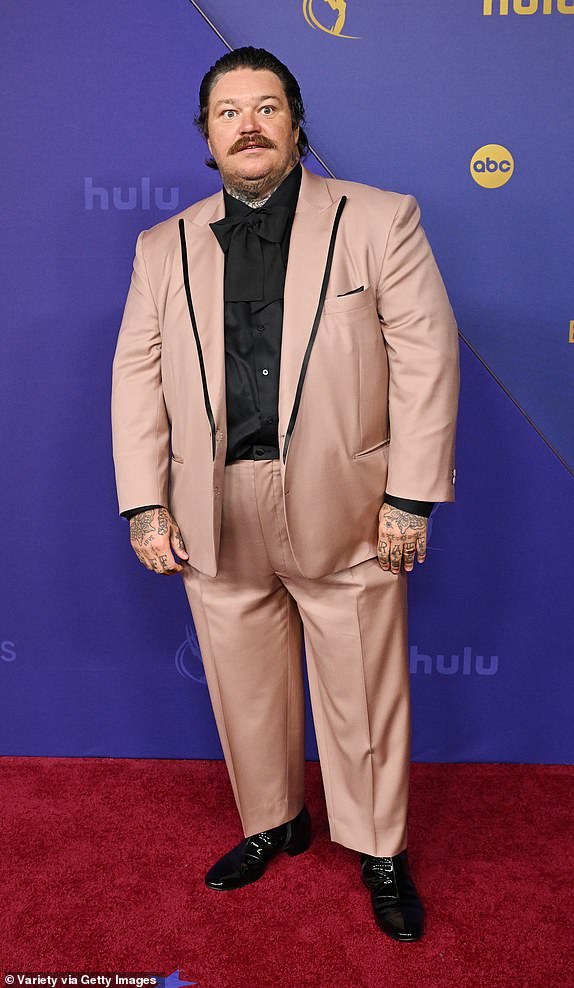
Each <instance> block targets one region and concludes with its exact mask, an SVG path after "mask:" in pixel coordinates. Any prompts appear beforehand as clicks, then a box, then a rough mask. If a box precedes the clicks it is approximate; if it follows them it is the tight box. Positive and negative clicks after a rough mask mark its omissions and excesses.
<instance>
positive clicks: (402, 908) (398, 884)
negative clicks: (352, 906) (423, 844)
mask: <svg viewBox="0 0 574 988" xmlns="http://www.w3.org/2000/svg"><path fill="white" fill-rule="evenodd" d="M361 876H362V879H363V882H364V884H365V885H366V886H367V888H368V889H370V891H371V901H372V904H373V912H374V914H375V919H376V921H377V923H378V925H379V926H380V928H381V929H382V930H383V931H384V932H385V933H387V934H388V935H389V936H390V937H392V938H393V940H404V941H409V940H419V939H420V938H421V937H422V935H423V920H424V909H423V905H422V902H421V900H420V899H419V895H418V892H417V890H416V887H415V883H414V882H413V880H412V877H411V874H410V871H409V859H408V853H407V849H406V848H405V849H404V850H403V851H401V852H400V854H395V855H394V857H392V858H376V857H374V856H373V855H371V854H361Z"/></svg>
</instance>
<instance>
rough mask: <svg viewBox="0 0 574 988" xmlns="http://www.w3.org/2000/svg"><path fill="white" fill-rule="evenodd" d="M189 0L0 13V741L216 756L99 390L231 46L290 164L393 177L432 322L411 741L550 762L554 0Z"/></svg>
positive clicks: (567, 755) (558, 618)
mask: <svg viewBox="0 0 574 988" xmlns="http://www.w3.org/2000/svg"><path fill="white" fill-rule="evenodd" d="M200 6H201V10H200V9H198V6H197V5H196V4H195V3H193V2H189V0H137V2H136V0H125V2H124V3H121V4H118V3H116V2H113V0H94V2H93V3H90V4H79V3H76V2H73V0H49V2H47V3H44V4H31V3H21V2H16V0H8V2H6V3H4V5H3V8H2V13H1V15H0V17H1V34H2V39H3V42H2V43H3V59H2V64H3V73H4V79H3V85H2V94H3V101H4V107H3V112H2V114H1V121H2V126H3V128H4V135H3V140H2V148H3V155H2V162H1V165H0V167H1V170H2V189H3V206H2V230H3V236H2V243H1V246H0V262H1V267H2V279H3V280H2V284H3V293H2V300H3V307H2V309H3V311H2V359H1V361H0V365H1V371H0V373H1V396H2V430H1V436H0V450H1V455H2V484H1V489H2V506H3V510H2V539H1V545H2V583H3V587H2V595H1V613H0V693H1V700H0V749H1V751H2V753H4V754H13V755H62V756H74V755H78V756H79V755H101V756H118V757H119V756H148V757H154V756H157V757H189V758H220V757H222V752H221V747H220V743H219V739H218V737H217V732H216V729H215V722H214V719H213V714H212V710H211V704H210V700H209V695H208V692H207V687H206V683H205V677H204V674H203V667H202V661H201V655H200V652H199V649H198V646H197V640H196V636H195V631H194V625H193V618H192V615H191V613H190V611H189V608H188V605H187V599H186V597H185V593H184V589H183V584H182V582H181V578H179V577H172V578H170V579H168V580H165V579H158V578H157V577H156V576H155V574H152V573H150V572H148V571H147V570H145V569H144V568H143V567H142V566H141V565H140V564H139V562H138V560H137V558H136V556H135V554H134V553H133V551H132V549H131V547H130V544H129V527H128V523H127V521H126V520H125V519H122V518H120V517H119V515H118V508H117V501H116V493H115V483H114V474H113V462H112V451H111V426H110V412H109V405H110V388H111V365H112V358H113V353H114V349H115V344H116V339H117V333H118V329H119V324H120V320H121V315H122V311H123V305H124V302H125V297H126V293H127V290H128V285H129V281H130V276H131V268H132V260H133V253H134V248H135V241H136V237H137V234H138V233H139V231H140V230H141V229H144V228H145V229H147V228H149V227H151V226H153V225H154V224H155V223H157V222H159V221H160V220H162V219H165V218H166V217H168V216H170V215H171V214H173V213H176V212H178V211H180V210H181V209H183V208H184V207H185V206H187V205H189V204H190V203H192V202H194V201H195V200H197V199H199V198H202V197H204V196H206V195H209V194H211V193H212V192H215V191H216V190H217V189H218V188H220V180H219V176H218V173H217V172H214V171H212V170H210V169H208V168H207V167H206V166H205V158H206V155H207V148H206V146H205V144H204V142H203V139H202V138H201V136H200V134H199V133H198V131H197V129H196V128H195V127H194V124H193V116H194V113H195V112H196V110H197V92H198V88H199V83H200V81H201V78H202V76H203V74H204V73H205V72H206V71H207V69H208V68H209V67H210V65H212V64H213V62H214V61H216V59H217V58H219V57H220V56H221V55H222V54H223V53H224V52H225V51H226V50H227V47H232V48H236V47H239V46H241V45H245V44H253V45H256V46H261V47H265V48H268V49H269V50H271V51H273V52H274V53H275V54H276V55H278V56H279V58H281V59H282V60H283V61H284V62H286V64H287V65H288V66H289V67H290V68H291V70H292V71H293V72H294V74H295V76H296V77H297V79H298V81H299V83H300V85H301V89H302V93H303V99H304V101H305V105H306V110H307V127H306V129H307V133H308V135H309V139H310V141H311V144H312V146H313V149H314V150H315V151H316V152H317V155H318V157H316V158H312V157H310V158H308V159H307V162H306V163H307V164H308V166H309V167H311V168H312V169H313V170H315V171H317V172H319V173H324V169H323V165H322V164H321V162H323V163H324V165H325V166H326V168H327V169H328V170H329V171H330V172H332V173H333V174H334V175H335V176H337V177H340V178H346V179H352V180H355V181H359V182H366V183H368V184H371V185H376V186H379V187H381V188H386V189H392V190H395V191H398V192H402V193H411V194H413V195H414V196H416V198H417V200H418V202H419V204H420V207H421V211H422V221H423V225H424V227H425V230H426V232H427V235H428V237H429V239H430V241H431V244H432V247H433V250H434V253H435V256H436V258H437V261H438V263H439V266H440V269H441V272H442V274H443V278H444V280H445V283H446V286H447V289H448V292H449V295H450V298H451V301H452V304H453V308H454V310H455V314H456V316H457V320H458V325H459V330H460V334H461V338H460V349H461V398H460V414H459V428H458V436H457V480H456V501H455V503H454V504H439V505H437V506H436V507H435V510H434V511H433V514H432V516H431V519H430V525H429V531H430V540H429V550H428V555H427V560H426V562H425V563H424V565H422V566H419V565H418V564H415V570H414V572H413V573H411V574H410V576H409V602H410V608H409V661H410V671H411V686H412V700H413V749H412V755H413V759H414V760H421V761H521V762H557V763H560V762H570V761H571V760H572V755H573V748H574V746H573V738H572V714H571V698H572V695H573V692H574V670H573V662H572V653H573V631H574V628H573V611H574V608H573V607H572V599H571V598H572V572H573V564H572V545H573V544H574V512H573V511H572V503H573V501H572V495H573V493H574V472H573V471H574V428H573V415H572V410H573V409H572V392H573V370H574V297H573V294H572V286H573V279H572V256H573V247H574V244H573V230H572V228H573V213H572V182H571V170H572V153H573V150H574V145H573V138H574V133H573V131H574V127H573V117H572V105H571V104H572V100H571V90H572V86H571V64H572V51H573V50H574V0H514V2H512V0H436V2H433V3H429V2H428V0H409V2H408V3H407V2H404V0H401V2H399V0H347V2H345V0H265V2H264V3H255V2H254V0H236V2H235V3H233V4H229V3H225V2H223V0H219V2H210V0H206V2H205V3H204V4H201V5H200ZM319 159H320V160H319ZM270 658H271V657H270ZM307 752H308V756H309V757H310V758H316V757H317V751H316V745H315V736H314V731H313V723H312V717H311V710H310V707H309V705H308V718H307Z"/></svg>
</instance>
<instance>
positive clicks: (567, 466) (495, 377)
mask: <svg viewBox="0 0 574 988" xmlns="http://www.w3.org/2000/svg"><path fill="white" fill-rule="evenodd" d="M188 2H189V3H190V4H191V5H192V7H195V9H196V10H197V12H198V14H200V15H201V17H203V19H204V21H205V22H206V24H208V25H209V27H210V28H211V30H212V31H213V32H214V33H215V34H216V35H217V37H218V38H219V40H220V41H221V42H222V43H223V44H224V45H225V47H226V48H227V49H228V50H229V51H233V48H232V46H231V45H230V44H229V42H228V41H226V39H225V38H224V37H223V35H222V33H221V31H219V30H218V29H217V27H216V26H215V24H214V23H213V21H211V20H210V19H209V17H208V16H207V14H206V13H205V11H204V10H202V9H201V7H200V6H199V4H198V3H196V0H188ZM309 151H310V152H311V154H312V155H313V157H314V158H316V160H317V161H318V162H319V164H320V165H321V166H322V167H323V168H324V169H325V171H326V172H327V173H328V174H329V175H330V176H331V178H336V175H335V174H334V173H333V172H332V171H331V169H330V168H329V166H328V165H326V164H325V162H324V161H323V159H322V158H321V157H320V155H319V154H318V153H317V151H315V149H314V148H313V147H312V146H311V145H309ZM458 335H459V336H460V338H461V340H462V341H463V343H465V344H466V346H467V347H468V349H469V350H470V351H471V353H473V354H474V356H475V357H476V359H477V360H479V361H480V363H481V364H482V366H483V367H484V369H485V370H486V371H487V372H488V373H489V374H490V376H491V377H492V378H493V380H495V381H496V383H497V384H498V386H499V387H500V388H502V390H503V391H504V393H505V395H506V396H507V397H508V398H510V400H511V402H512V403H513V405H515V407H516V408H517V409H518V411H519V412H520V413H521V414H522V415H523V416H524V418H525V419H526V421H527V422H528V423H529V424H530V425H531V426H532V428H533V429H534V431H535V432H536V433H537V435H539V436H540V438H541V439H542V441H543V442H544V443H546V445H547V446H548V449H549V450H550V451H551V452H552V453H554V456H555V457H556V458H557V459H558V460H559V461H560V463H561V464H562V466H563V467H564V468H565V469H566V470H567V471H568V473H569V474H570V475H571V476H572V477H574V468H573V467H571V466H570V464H569V463H567V462H566V460H565V459H564V457H563V456H562V455H561V453H559V452H558V450H557V449H556V447H555V446H553V445H552V443H551V442H550V440H549V439H548V437H547V436H545V435H544V433H543V432H542V431H541V430H540V429H539V428H538V426H537V425H536V422H534V420H533V419H531V418H530V415H528V413H527V412H526V411H525V409H524V408H523V407H522V405H521V404H520V403H519V402H518V401H517V400H516V398H515V397H514V395H512V394H511V393H510V391H509V390H508V388H507V387H506V385H505V384H504V383H503V382H502V381H501V380H500V378H499V377H498V375H497V374H495V372H494V371H493V369H492V367H489V365H488V364H487V363H486V361H485V360H484V359H483V357H481V356H480V354H479V352H478V350H475V348H474V347H473V345H472V343H470V341H469V340H467V338H466V336H464V334H463V333H461V331H460V329H459V331H458Z"/></svg>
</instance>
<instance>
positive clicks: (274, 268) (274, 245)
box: [209, 206, 289, 304]
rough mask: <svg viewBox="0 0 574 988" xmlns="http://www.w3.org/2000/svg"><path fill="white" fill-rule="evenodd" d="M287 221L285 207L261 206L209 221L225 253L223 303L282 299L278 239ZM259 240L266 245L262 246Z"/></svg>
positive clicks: (282, 283) (279, 243)
mask: <svg viewBox="0 0 574 988" xmlns="http://www.w3.org/2000/svg"><path fill="white" fill-rule="evenodd" d="M288 220H289V209H288V207H287V206H260V207H259V208H258V209H250V211H249V213H246V214H245V215H241V216H225V217H224V218H223V219H222V220H217V222H215V223H210V224H209V225H210V227H211V229H212V230H213V232H214V234H215V236H216V237H217V239H218V241H219V244H220V246H221V249H222V250H223V251H224V253H225V254H227V263H226V265H225V301H226V302H239V301H246V302H250V301H264V302H265V304H266V303H267V302H271V301H273V300H274V299H276V298H281V296H282V294H283V285H284V281H285V265H284V263H283V257H282V255H281V240H282V239H283V234H284V233H285V229H286V226H287V222H288ZM262 241H266V244H267V245H268V246H266V247H265V248H264V247H263V245H262Z"/></svg>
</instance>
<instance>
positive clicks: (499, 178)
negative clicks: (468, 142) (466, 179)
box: [470, 144, 514, 189]
mask: <svg viewBox="0 0 574 988" xmlns="http://www.w3.org/2000/svg"><path fill="white" fill-rule="evenodd" d="M513 172H514V158H513V157H512V155H511V153H510V151H509V150H508V148H505V147H502V144H484V145H483V147H481V148H479V149H478V151H475V152H474V154H473V156H472V158H471V161H470V174H471V175H472V177H473V179H474V181H475V182H476V183H477V185H482V188H483V189H499V188H500V186H501V185H506V183H507V182H508V180H509V179H510V178H512V173H513Z"/></svg>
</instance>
